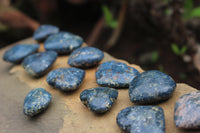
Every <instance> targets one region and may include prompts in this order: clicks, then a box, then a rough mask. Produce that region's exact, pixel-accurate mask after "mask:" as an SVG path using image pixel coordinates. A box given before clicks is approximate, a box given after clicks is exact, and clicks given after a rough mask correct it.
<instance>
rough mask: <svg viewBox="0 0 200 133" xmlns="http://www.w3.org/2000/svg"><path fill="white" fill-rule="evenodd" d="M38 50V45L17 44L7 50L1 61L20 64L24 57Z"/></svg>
mask: <svg viewBox="0 0 200 133" xmlns="http://www.w3.org/2000/svg"><path fill="white" fill-rule="evenodd" d="M38 48H39V45H38V44H18V45H16V46H14V47H12V48H10V49H8V50H7V51H6V52H5V54H4V56H3V59H4V61H7V62H11V63H20V62H21V61H22V60H23V59H24V58H25V57H27V56H29V55H31V54H33V53H35V52H36V51H37V50H38Z"/></svg>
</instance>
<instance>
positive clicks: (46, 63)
mask: <svg viewBox="0 0 200 133" xmlns="http://www.w3.org/2000/svg"><path fill="white" fill-rule="evenodd" d="M56 58H57V53H56V52H54V51H47V52H41V53H36V54H32V55H30V56H28V57H26V58H25V59H24V61H23V62H22V66H23V68H24V69H25V70H26V72H27V73H28V74H29V75H31V76H34V77H39V76H42V75H44V74H45V73H46V72H47V71H48V70H49V68H50V67H51V66H52V65H53V63H54V62H55V60H56Z"/></svg>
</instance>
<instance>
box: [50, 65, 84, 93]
mask: <svg viewBox="0 0 200 133" xmlns="http://www.w3.org/2000/svg"><path fill="white" fill-rule="evenodd" d="M84 76H85V71H83V70H81V69H78V68H59V69H56V70H53V71H51V72H50V73H49V74H48V75H47V78H46V80H47V83H48V84H49V85H51V86H53V87H55V88H57V89H60V90H63V91H71V90H75V89H77V88H78V87H79V86H80V85H81V83H82V81H83V79H84Z"/></svg>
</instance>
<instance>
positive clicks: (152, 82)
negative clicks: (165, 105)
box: [129, 70, 176, 104]
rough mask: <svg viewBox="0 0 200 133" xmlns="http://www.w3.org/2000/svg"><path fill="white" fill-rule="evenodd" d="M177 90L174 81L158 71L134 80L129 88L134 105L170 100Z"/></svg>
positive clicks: (144, 74) (146, 73) (147, 73)
mask: <svg viewBox="0 0 200 133" xmlns="http://www.w3.org/2000/svg"><path fill="white" fill-rule="evenodd" d="M175 88H176V83H175V82H174V80H173V79H172V78H171V77H170V76H168V75H166V74H164V73H162V72H160V71H157V70H151V71H146V72H143V73H141V74H140V75H138V76H137V77H136V78H134V79H133V80H132V81H131V83H130V86H129V97H130V100H131V101H132V102H133V103H139V104H150V103H156V102H160V101H163V100H166V99H168V98H169V97H170V96H171V95H172V93H173V92H174V90H175Z"/></svg>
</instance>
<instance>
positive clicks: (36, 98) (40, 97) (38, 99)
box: [23, 88, 51, 116]
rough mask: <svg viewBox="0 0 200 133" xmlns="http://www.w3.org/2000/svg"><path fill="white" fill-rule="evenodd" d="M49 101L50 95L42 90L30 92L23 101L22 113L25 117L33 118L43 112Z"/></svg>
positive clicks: (37, 89)
mask: <svg viewBox="0 0 200 133" xmlns="http://www.w3.org/2000/svg"><path fill="white" fill-rule="evenodd" d="M50 101H51V94H50V93H49V92H47V91H46V90H45V89H44V88H36V89H34V90H31V91H30V92H29V93H28V94H27V96H26V98H25V100H24V107H23V111H24V114H25V115H27V116H34V115H36V114H38V113H40V112H42V111H43V110H45V109H46V108H47V107H48V105H49V103H50Z"/></svg>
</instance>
